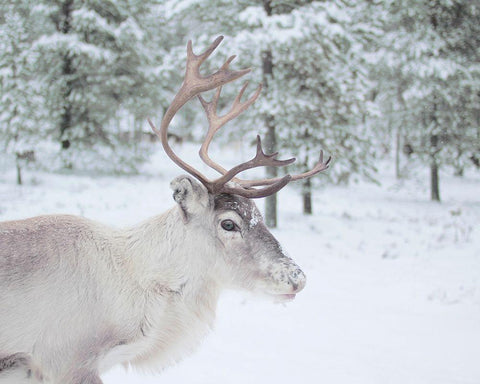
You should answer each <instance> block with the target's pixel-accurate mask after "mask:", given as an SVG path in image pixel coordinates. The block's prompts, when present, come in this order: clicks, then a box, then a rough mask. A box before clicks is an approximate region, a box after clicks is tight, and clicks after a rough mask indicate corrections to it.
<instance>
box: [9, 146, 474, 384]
mask: <svg viewBox="0 0 480 384" xmlns="http://www.w3.org/2000/svg"><path fill="white" fill-rule="evenodd" d="M181 152H183V154H184V155H186V156H187V157H192V158H193V159H195V158H196V154H195V151H193V150H192V148H190V147H189V146H186V147H184V148H182V150H181ZM224 154H225V153H224ZM225 156H226V157H228V155H225ZM225 156H224V157H225ZM193 162H194V163H195V164H198V163H199V161H198V160H193ZM144 168H145V169H144V170H145V174H144V175H143V176H135V177H114V176H108V177H107V176H96V177H87V176H78V175H76V176H71V175H58V174H56V175H49V174H45V173H39V172H27V173H26V175H25V179H26V185H24V186H22V187H17V186H15V185H14V181H15V175H14V172H13V170H11V171H10V170H7V171H6V172H3V171H2V173H0V220H7V219H15V218H23V217H28V216H33V215H38V214H43V213H60V212H62V213H73V214H79V215H84V216H87V217H89V218H92V219H98V220H100V221H103V222H105V223H110V224H112V225H116V226H123V225H129V224H133V223H135V222H138V221H141V220H142V219H144V218H146V217H148V216H151V215H154V214H156V213H161V212H162V211H164V210H165V209H166V208H168V207H171V206H172V205H173V204H174V203H173V200H172V199H171V191H170V189H169V187H168V184H169V181H170V179H172V178H173V177H174V176H176V175H177V174H179V173H180V172H179V171H178V169H177V168H176V166H174V165H173V164H171V162H170V161H169V160H167V159H166V158H165V157H164V155H162V154H161V153H160V152H159V153H158V154H156V155H155V156H154V157H153V158H152V162H151V163H150V164H147V165H146V166H145V167H144ZM390 173H391V172H387V171H384V172H382V173H381V175H380V176H379V179H380V180H381V181H382V185H381V186H377V185H374V184H364V183H359V184H354V185H351V186H350V187H348V188H346V187H328V188H324V189H320V190H318V191H316V192H315V198H314V207H315V215H313V216H312V217H305V216H303V215H302V214H301V213H300V211H301V205H300V204H301V200H300V197H299V196H298V191H297V190H296V189H294V188H291V187H287V188H286V189H285V190H283V191H281V192H280V194H279V201H280V227H279V229H277V230H275V231H273V232H274V234H275V235H276V236H277V238H278V239H279V240H280V242H281V243H282V245H283V246H284V248H285V249H286V250H287V251H288V253H289V254H290V255H291V256H292V257H293V258H294V259H295V260H296V261H297V262H298V264H299V265H301V266H302V267H303V269H304V271H305V272H306V274H307V277H308V283H307V286H306V288H305V290H304V291H303V292H302V293H300V294H299V295H298V296H297V298H296V300H295V301H294V302H292V303H289V304H287V305H278V304H277V305H275V304H272V303H270V302H268V301H264V300H261V299H256V298H253V297H251V296H248V295H246V294H243V293H234V292H228V293H226V294H225V295H224V296H223V297H222V299H221V301H220V303H219V306H218V318H217V322H216V328H215V330H214V331H213V332H212V333H211V334H210V335H209V337H208V338H206V340H205V342H204V343H203V344H202V346H201V348H200V349H199V350H198V351H197V352H196V353H195V354H194V355H192V356H191V357H188V358H186V359H185V360H184V361H183V362H182V363H180V364H178V365H177V366H175V367H172V368H169V369H167V370H165V371H164V372H162V373H161V374H156V375H144V374H140V373H136V372H125V371H124V370H123V369H122V368H116V369H114V370H112V371H111V372H109V373H108V374H106V375H104V381H105V383H106V384H113V383H116V384H126V383H145V384H148V383H160V382H162V383H171V384H173V383H196V384H200V383H219V384H220V383H222V384H224V383H232V384H237V383H238V384H240V383H241V384H244V383H247V382H248V383H275V384H280V383H288V384H291V383H292V382H298V383H330V384H356V383H359V384H360V383H361V384H376V383H378V384H430V383H431V384H442V383H445V384H447V383H448V384H478V383H480V175H479V174H478V173H476V174H470V175H468V176H466V177H465V178H463V179H456V178H453V177H450V176H448V175H444V174H442V175H441V181H442V185H441V187H442V197H443V202H442V203H441V204H435V203H431V202H429V201H428V185H426V182H425V183H422V182H421V180H422V179H424V180H428V177H427V175H424V176H425V177H420V176H422V175H418V177H416V178H415V179H414V180H412V181H405V182H403V183H401V184H400V183H397V182H396V181H395V180H394V179H393V178H391V177H390V176H389V174H390ZM320 177H321V176H320ZM259 204H262V202H261V201H260V202H259Z"/></svg>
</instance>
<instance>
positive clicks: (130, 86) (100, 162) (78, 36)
mask: <svg viewBox="0 0 480 384" xmlns="http://www.w3.org/2000/svg"><path fill="white" fill-rule="evenodd" d="M149 5H151V4H150V3H148V2H131V1H126V0H125V1H117V2H110V1H101V0H97V1H86V2H85V1H78V0H62V1H55V2H51V1H41V2H40V4H39V5H38V6H36V7H34V12H35V15H34V16H35V17H34V18H35V21H36V23H35V27H36V28H37V30H38V35H37V36H38V37H37V38H36V39H35V41H34V43H33V47H34V49H35V51H36V53H37V62H36V66H37V70H38V72H37V76H39V77H41V78H42V82H43V84H44V94H43V97H44V99H45V105H46V108H47V110H48V112H49V116H50V121H51V122H52V124H53V126H54V127H55V134H54V136H55V139H56V140H57V141H58V142H59V143H60V144H59V146H60V147H61V151H60V157H61V159H62V162H63V165H64V166H66V167H76V168H79V169H97V170H102V171H112V170H115V171H132V170H134V169H135V165H136V163H137V162H138V161H141V160H142V157H143V155H142V153H144V152H143V151H137V152H136V153H137V154H138V156H139V157H135V156H132V153H133V152H132V145H131V142H130V141H125V140H122V134H121V130H122V127H119V126H118V117H117V114H118V113H121V112H122V110H127V111H128V110H130V112H131V113H133V114H134V115H135V116H138V115H140V114H142V113H144V112H145V110H146V109H147V108H146V107H145V105H147V104H151V103H150V99H151V98H153V97H154V95H155V90H154V89H153V88H152V87H148V84H149V82H150V83H153V81H151V80H152V79H151V77H152V76H153V75H154V72H153V71H152V70H151V67H152V66H153V63H152V57H151V54H150V52H149V50H148V49H144V47H147V48H149V47H150V48H151V46H149V44H148V41H149V36H150V35H149V34H148V33H147V32H148V31H147V32H146V31H144V30H143V24H142V22H143V21H144V18H148V17H149V16H150V12H151V11H150V10H149ZM149 24H150V25H151V23H149ZM147 76H148V78H147ZM133 100H135V102H134V101H133ZM138 104H140V106H138ZM128 130H130V127H128Z"/></svg>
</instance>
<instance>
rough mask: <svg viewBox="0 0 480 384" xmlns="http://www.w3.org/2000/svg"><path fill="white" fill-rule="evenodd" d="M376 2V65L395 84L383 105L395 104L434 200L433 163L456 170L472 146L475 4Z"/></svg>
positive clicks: (475, 130)
mask: <svg viewBox="0 0 480 384" xmlns="http://www.w3.org/2000/svg"><path fill="white" fill-rule="evenodd" d="M383 6H384V7H385V10H386V11H387V12H388V17H387V18H386V19H385V22H386V23H385V32H386V33H385V40H384V42H383V45H384V47H385V48H386V49H385V52H384V53H385V54H384V56H383V57H384V61H383V66H384V68H386V69H387V70H386V71H385V73H389V74H390V77H391V78H392V80H393V81H394V82H395V83H396V85H395V87H396V88H397V92H393V93H391V94H390V96H389V95H386V99H387V103H390V105H395V104H397V106H396V109H397V110H398V112H397V113H395V111H393V112H394V116H395V115H396V116H397V118H398V119H401V120H402V123H403V127H402V130H403V133H402V135H403V136H405V140H406V143H407V144H408V148H409V153H411V154H413V155H416V156H417V157H418V158H419V159H420V160H422V161H423V162H424V163H426V164H428V165H429V167H430V190H431V199H432V200H434V201H439V200H440V187H439V168H440V167H442V166H443V165H453V166H455V167H456V168H457V172H458V170H459V169H460V170H461V169H463V167H465V166H468V165H470V164H471V161H472V160H473V162H474V159H475V156H476V154H478V151H479V147H478V140H479V137H480V135H479V108H480V107H479V105H480V99H479V97H480V71H479V69H480V66H479V59H480V37H479V36H480V7H479V5H478V4H477V3H476V2H471V1H468V0H458V1H449V0H435V1H423V0H405V1H401V2H398V1H389V2H385V3H384V4H383ZM389 98H390V100H393V101H390V102H389V101H388V99H389ZM397 100H401V101H402V103H401V105H399V103H398V102H397ZM387 103H385V104H387ZM390 112H391V111H387V113H390ZM477 156H478V155H477ZM460 173H461V172H460Z"/></svg>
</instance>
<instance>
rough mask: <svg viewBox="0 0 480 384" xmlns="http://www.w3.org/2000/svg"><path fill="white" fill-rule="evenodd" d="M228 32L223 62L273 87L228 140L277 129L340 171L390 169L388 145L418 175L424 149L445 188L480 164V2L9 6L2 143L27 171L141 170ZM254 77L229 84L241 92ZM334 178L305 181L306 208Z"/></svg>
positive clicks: (248, 0)
mask: <svg viewBox="0 0 480 384" xmlns="http://www.w3.org/2000/svg"><path fill="white" fill-rule="evenodd" d="M220 34H222V35H225V37H226V41H227V43H226V45H228V46H227V47H226V48H225V49H224V50H222V53H221V54H217V55H215V56H214V57H213V58H212V60H210V61H209V63H208V65H207V67H208V66H210V68H214V67H215V65H219V64H221V63H222V62H223V60H224V59H225V56H226V55H229V54H231V53H237V54H238V56H239V57H238V59H237V60H236V62H235V64H234V65H235V66H236V68H241V67H250V66H251V67H253V72H252V74H251V75H250V80H251V82H252V83H253V84H256V83H259V82H262V83H263V84H264V90H263V92H262V97H261V98H260V99H259V100H258V101H257V102H256V104H255V106H254V107H253V108H251V110H249V112H248V113H246V114H244V116H242V117H241V118H239V119H238V120H237V121H236V125H235V128H234V129H230V130H229V129H226V130H225V132H224V133H222V134H221V135H220V136H221V137H220V140H222V139H223V140H235V139H238V138H241V137H243V135H244V134H245V132H246V131H254V132H257V131H261V133H262V136H263V137H265V140H266V146H267V148H268V149H270V150H273V149H279V150H281V151H282V153H286V154H293V155H294V156H296V157H297V159H298V161H297V164H298V165H297V166H296V167H297V169H289V171H290V172H300V171H302V170H305V169H306V168H308V167H309V166H311V165H312V164H313V162H314V161H316V159H317V157H318V149H319V148H323V149H324V150H325V152H326V153H328V154H332V155H333V156H334V158H335V166H334V167H332V168H331V170H330V171H329V173H328V178H329V179H330V180H331V182H335V183H347V182H349V181H351V180H352V179H355V178H358V177H366V178H369V179H371V180H375V179H376V175H375V164H376V162H377V160H376V159H377V158H379V157H382V156H385V155H392V156H391V157H392V158H393V159H394V161H395V164H396V167H395V169H396V174H397V177H403V176H408V169H409V164H410V162H411V161H412V160H411V159H415V161H416V163H418V164H424V166H425V167H429V169H430V175H431V178H430V179H431V180H430V182H431V197H432V199H433V200H440V189H439V173H438V172H439V169H441V168H442V167H445V168H446V169H450V170H451V172H455V173H456V174H457V175H459V176H461V175H462V174H463V172H464V170H465V169H466V168H468V167H477V169H478V167H479V165H480V4H479V3H478V2H476V1H471V0H400V1H399V0H395V1H394V0H385V1H375V0H369V1H353V0H352V1H350V0H331V1H309V0H282V1H274V0H263V1H253V0H236V1H233V0H165V1H161V0H156V1H152V0H142V1H134V0H130V1H128V0H118V1H102V0H82V1H80V0H63V1H60V0H57V1H55V0H34V1H33V0H22V1H2V2H1V7H0V98H1V103H0V146H1V147H2V156H6V157H10V158H11V159H12V163H14V162H15V164H16V166H17V169H18V182H19V183H21V170H22V168H23V167H24V166H25V165H26V164H27V163H30V164H35V166H36V167H41V168H43V169H47V170H51V171H58V170H72V171H88V172H93V171H100V172H121V173H130V172H135V171H136V169H137V167H138V165H139V164H141V163H142V162H143V161H145V160H146V159H147V158H148V155H149V153H150V150H151V148H154V147H152V145H151V143H149V138H150V136H149V133H148V128H147V125H146V124H145V120H146V117H147V116H154V117H156V118H158V119H160V117H161V115H162V113H163V110H164V109H165V108H166V107H167V105H168V103H169V102H170V101H171V99H172V96H173V94H174V93H175V92H176V90H177V88H178V87H179V84H180V83H181V79H182V77H183V66H184V61H185V45H186V42H187V40H189V39H192V40H193V41H194V47H196V50H197V51H201V50H202V49H204V48H205V47H206V46H207V45H208V44H209V43H210V42H211V41H213V39H214V38H215V37H216V36H218V35H220ZM225 50H226V51H225ZM207 69H208V68H207ZM237 85H238V84H237ZM238 88H239V85H238V86H237V87H235V86H233V85H232V86H229V87H225V89H224V91H223V95H224V96H223V98H222V100H223V102H224V103H225V105H226V104H227V103H229V102H230V101H231V98H232V97H233V95H234V94H235V93H236V92H237V91H238ZM249 89H251V90H253V89H254V86H253V85H252V86H250V88H249ZM192 104H193V103H192ZM204 119H205V117H204V116H203V114H202V109H201V108H199V106H198V105H193V106H192V105H189V106H187V108H186V109H185V110H184V111H182V113H181V116H179V118H178V119H176V121H175V126H174V129H173V130H174V132H175V133H176V134H177V135H180V136H184V137H187V136H188V137H189V138H190V139H200V138H201V134H202V128H201V127H202V126H204V125H205V121H204ZM250 136H251V137H252V138H254V135H250ZM250 136H248V137H250ZM269 172H270V173H275V172H277V170H269ZM319 179H321V182H322V183H325V178H317V179H315V178H314V179H312V180H311V181H310V180H309V181H307V182H306V183H305V184H304V185H303V186H302V193H303V195H304V210H305V212H306V213H308V212H311V197H310V196H311V191H312V190H313V189H314V188H315V186H316V184H315V183H317V182H318V181H319ZM312 183H313V184H312ZM275 204H276V202H275V198H274V197H273V198H271V199H269V201H268V202H267V211H270V213H267V220H269V222H270V225H275Z"/></svg>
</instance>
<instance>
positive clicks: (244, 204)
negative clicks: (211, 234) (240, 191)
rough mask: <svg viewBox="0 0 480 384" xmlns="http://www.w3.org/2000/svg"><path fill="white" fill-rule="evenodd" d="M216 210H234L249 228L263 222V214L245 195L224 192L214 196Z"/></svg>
mask: <svg viewBox="0 0 480 384" xmlns="http://www.w3.org/2000/svg"><path fill="white" fill-rule="evenodd" d="M213 203H214V210H215V211H234V212H236V213H237V214H238V215H239V216H240V217H241V218H242V220H243V222H244V223H245V226H246V227H247V229H252V228H253V227H255V226H256V225H257V224H258V223H261V222H263V218H262V215H261V213H260V211H259V210H258V208H257V206H256V205H255V203H254V202H253V201H251V200H249V199H247V198H245V197H242V196H238V195H230V194H226V193H222V194H220V195H216V196H214V198H213Z"/></svg>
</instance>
